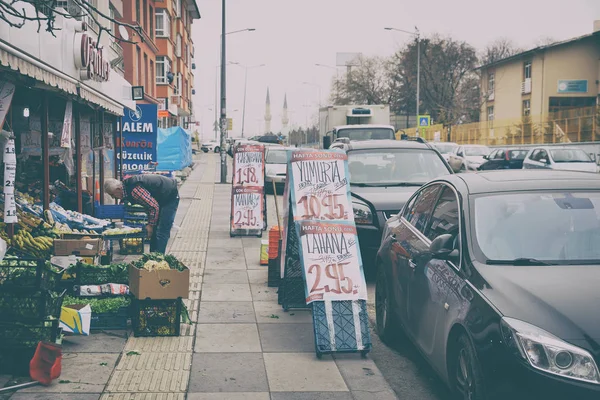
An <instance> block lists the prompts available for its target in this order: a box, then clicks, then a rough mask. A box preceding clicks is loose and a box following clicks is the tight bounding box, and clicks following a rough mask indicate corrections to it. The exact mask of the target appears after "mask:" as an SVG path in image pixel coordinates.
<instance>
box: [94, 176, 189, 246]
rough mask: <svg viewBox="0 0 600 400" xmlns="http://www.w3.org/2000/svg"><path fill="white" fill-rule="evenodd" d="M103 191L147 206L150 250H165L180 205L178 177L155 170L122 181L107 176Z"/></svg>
mask: <svg viewBox="0 0 600 400" xmlns="http://www.w3.org/2000/svg"><path fill="white" fill-rule="evenodd" d="M104 191H105V192H106V193H108V194H109V195H111V196H112V197H113V198H115V199H122V200H123V201H129V202H131V203H133V204H139V205H141V206H143V207H144V208H145V209H146V211H147V212H148V225H147V226H146V230H147V232H148V237H149V238H150V251H151V252H154V251H156V252H160V253H164V252H165V250H166V249H167V243H168V242H169V237H170V236H171V228H172V227H173V221H174V220H175V214H176V213H177V207H178V206H179V191H178V190H177V182H176V181H175V179H172V178H167V177H164V176H162V175H156V174H141V175H134V176H131V177H128V178H125V179H124V180H123V182H121V181H119V180H117V179H107V180H106V181H105V182H104Z"/></svg>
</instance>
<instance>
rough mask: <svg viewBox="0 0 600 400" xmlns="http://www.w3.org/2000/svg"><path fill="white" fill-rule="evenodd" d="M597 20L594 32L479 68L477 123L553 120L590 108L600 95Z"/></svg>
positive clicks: (599, 45)
mask: <svg viewBox="0 0 600 400" xmlns="http://www.w3.org/2000/svg"><path fill="white" fill-rule="evenodd" d="M599 82H600V21H596V23H595V24H594V32H593V33H591V34H589V35H585V36H581V37H578V38H574V39H571V40H567V41H563V42H559V43H554V44H551V45H546V46H540V47H537V48H535V49H532V50H529V51H526V52H523V53H520V54H516V55H514V56H512V57H509V58H506V59H504V60H500V61H497V62H495V63H492V64H489V65H485V66H483V67H481V88H482V90H483V99H484V101H483V102H482V107H481V114H480V121H499V120H508V119H518V118H522V117H529V118H531V119H532V120H536V119H539V120H543V119H547V118H549V117H550V118H552V116H553V115H555V114H557V113H560V112H563V111H566V110H572V109H582V108H594V107H595V106H596V105H597V104H598V97H599V94H600V86H599Z"/></svg>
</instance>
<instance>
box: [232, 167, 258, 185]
mask: <svg viewBox="0 0 600 400" xmlns="http://www.w3.org/2000/svg"><path fill="white" fill-rule="evenodd" d="M244 183H258V176H257V174H256V168H255V167H242V168H238V169H237V170H236V171H235V178H234V184H235V185H242V184H244Z"/></svg>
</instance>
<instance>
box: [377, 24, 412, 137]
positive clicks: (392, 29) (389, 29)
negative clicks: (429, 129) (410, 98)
mask: <svg viewBox="0 0 600 400" xmlns="http://www.w3.org/2000/svg"><path fill="white" fill-rule="evenodd" d="M384 29H385V30H386V31H396V32H402V33H407V34H409V35H413V36H414V37H415V39H416V40H417V119H416V122H417V128H416V129H417V136H419V103H420V99H419V96H420V91H421V37H420V35H419V28H417V27H416V26H415V31H414V32H410V31H405V30H403V29H397V28H389V27H388V28H384Z"/></svg>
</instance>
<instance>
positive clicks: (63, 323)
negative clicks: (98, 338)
mask: <svg viewBox="0 0 600 400" xmlns="http://www.w3.org/2000/svg"><path fill="white" fill-rule="evenodd" d="M91 321H92V309H91V307H90V306H89V304H86V305H83V304H81V305H72V306H64V307H62V308H61V309H60V325H59V326H60V327H61V328H62V329H63V331H64V332H70V333H73V334H76V335H84V336H88V335H89V334H90V323H91Z"/></svg>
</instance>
